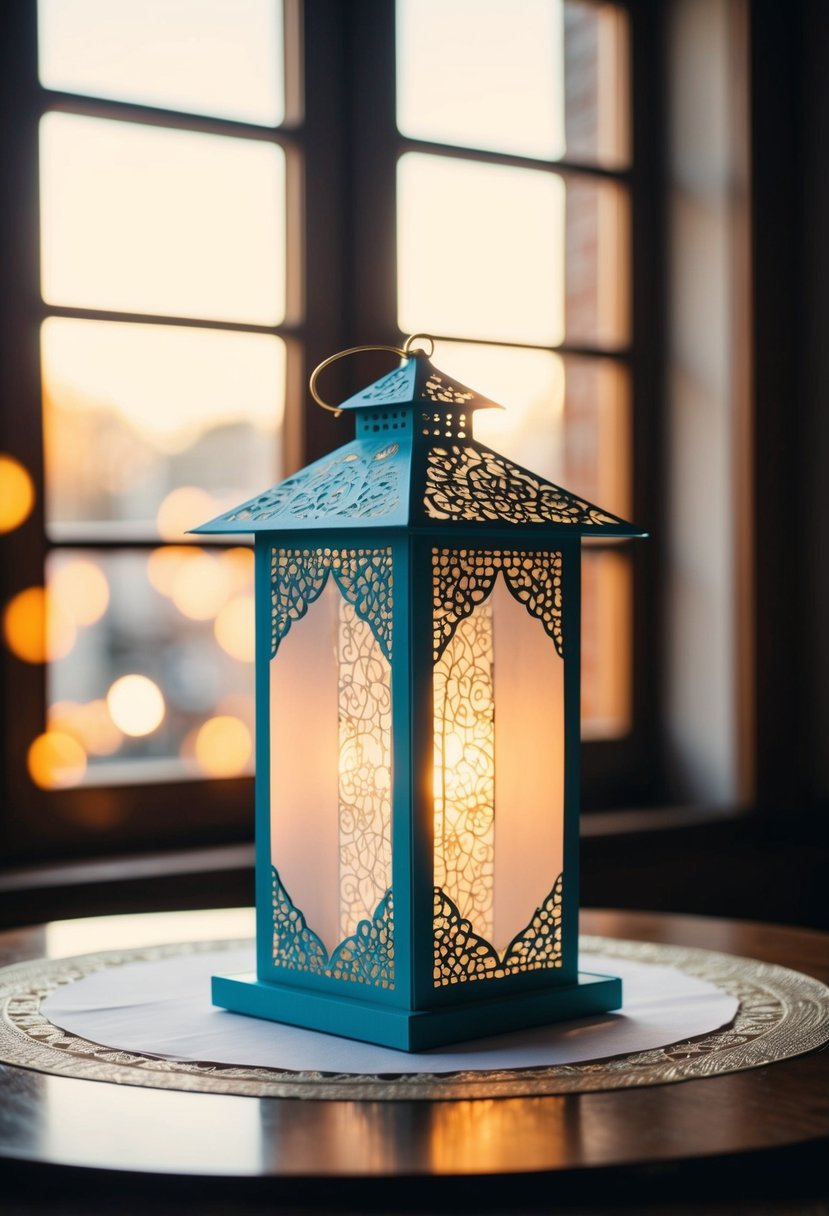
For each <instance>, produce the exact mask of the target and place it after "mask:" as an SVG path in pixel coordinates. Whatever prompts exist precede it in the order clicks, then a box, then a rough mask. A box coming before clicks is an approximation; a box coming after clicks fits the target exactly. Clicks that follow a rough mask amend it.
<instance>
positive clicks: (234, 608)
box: [213, 595, 256, 663]
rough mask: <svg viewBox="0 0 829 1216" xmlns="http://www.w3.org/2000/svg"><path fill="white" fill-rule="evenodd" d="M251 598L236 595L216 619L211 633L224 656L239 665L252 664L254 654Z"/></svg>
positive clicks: (249, 596) (250, 596)
mask: <svg viewBox="0 0 829 1216" xmlns="http://www.w3.org/2000/svg"><path fill="white" fill-rule="evenodd" d="M253 613H254V608H253V596H252V595H237V596H236V597H235V598H234V599H232V600H230V601H229V602H228V603H227V604H225V606H224V608H222V609H221V610H220V612H219V614H218V616H217V617H216V620H215V622H214V625H213V633H214V635H215V638H216V641H217V642H218V643H219V645H220V646H221V648H222V650H223V651H224V652H225V654H229V655H230V657H231V658H232V659H238V660H239V662H240V663H252V662H253V660H254V657H255V654H256V647H255V639H254V629H253Z"/></svg>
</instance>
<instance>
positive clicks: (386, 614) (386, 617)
mask: <svg viewBox="0 0 829 1216" xmlns="http://www.w3.org/2000/svg"><path fill="white" fill-rule="evenodd" d="M331 573H333V575H334V579H335V581H336V583H337V586H338V587H339V589H340V591H341V592H342V594H343V598H344V599H345V600H346V601H347V602H348V603H349V604H352V605H353V607H354V610H355V612H356V613H357V615H358V616H359V617H360V618H361V619H362V620H364V621H365V622H366V623H367V624H368V625H369V626H370V628H371V631H372V633H373V634H374V636H375V638H376V639H377V642H378V643H379V645H380V648H381V650H382V651H383V654H384V655H385V656H386V658H387V659H388V660H389V661H391V647H392V608H393V596H392V554H391V549H390V548H384V549H310V548H309V549H277V548H274V549H272V550H271V657H272V658H273V656H274V655H275V654H276V651H277V648H278V646H279V643H280V642H281V641H282V639H283V638H284V637H285V636H286V634H287V633H288V631H289V630H290V628H291V625H292V624H293V623H294V621H298V620H300V619H301V618H302V617H303V616H305V614H306V612H307V611H308V609H309V607H310V605H311V604H313V603H314V601H315V600H317V599H319V597H320V595H321V594H322V592H323V590H324V588H325V584H326V582H327V580H328V576H329V574H331Z"/></svg>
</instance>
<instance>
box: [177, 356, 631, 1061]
mask: <svg viewBox="0 0 829 1216" xmlns="http://www.w3.org/2000/svg"><path fill="white" fill-rule="evenodd" d="M412 342H413V339H409V341H408V342H407V344H406V347H405V348H404V349H403V350H401V351H398V352H397V353H398V354H399V355H400V356H401V363H400V366H399V367H397V368H396V369H395V370H394V371H392V372H390V373H389V374H388V375H386V376H384V377H382V379H380V380H378V381H376V383H374V384H371V385H369V386H368V387H367V388H365V389H363V391H362V392H359V393H357V394H356V395H355V396H353V397H351V398H349V400H347V401H345V402H344V403H343V404H342V405H341V406H340V407H338V411H337V412H339V410H343V411H345V410H347V411H350V412H353V414H354V416H355V420H356V438H355V439H354V441H353V442H351V443H347V444H346V445H345V446H344V447H341V448H338V449H337V450H336V451H334V452H332V453H331V454H330V455H329V456H325V457H323V458H322V459H321V460H318V461H316V462H315V463H314V464H312V465H309V466H308V467H307V468H304V469H302V470H301V471H300V472H299V473H297V474H295V475H294V476H293V477H289V478H288V479H287V480H286V481H283V482H281V483H280V484H279V485H277V486H275V487H274V488H273V489H270V490H267V491H266V492H264V493H263V494H261V495H259V496H258V497H256V498H253V499H251V500H250V501H249V502H246V503H243V504H242V505H241V506H239V507H236V508H234V509H233V510H231V511H228V512H227V513H226V514H224V515H221V516H220V517H219V518H218V519H215V520H213V521H212V522H210V523H209V524H205V525H203V526H202V527H200V528H198V529H196V531H197V532H200V533H205V534H216V535H224V536H227V535H236V534H241V533H252V534H253V536H254V541H255V559H256V560H255V567H256V576H255V577H256V585H255V597H256V614H257V615H256V699H257V709H256V713H257V759H256V764H257V768H256V845H257V862H256V915H257V934H256V935H257V964H256V973H255V974H250V975H237V976H216V977H214V980H213V1000H214V1003H215V1004H217V1005H220V1006H222V1007H224V1008H227V1009H232V1010H234V1011H236V1012H238V1013H245V1014H251V1015H253V1016H256V1017H262V1018H270V1019H273V1020H275V1021H279V1022H287V1023H290V1024H292V1025H296V1026H304V1027H308V1028H310V1029H314V1030H321V1031H328V1032H330V1033H333V1034H338V1035H345V1036H347V1037H351V1038H355V1039H363V1040H367V1041H369V1042H373V1043H380V1044H384V1045H386V1046H389V1047H397V1048H401V1049H403V1050H405V1051H416V1050H420V1049H424V1048H428V1047H433V1046H437V1045H439V1044H444V1043H449V1042H453V1041H458V1040H462V1039H471V1038H476V1037H480V1036H483V1035H489V1034H493V1033H496V1032H501V1031H507V1030H514V1029H518V1028H520V1027H524V1026H533V1025H539V1024H541V1023H546V1022H550V1021H554V1020H560V1019H564V1018H575V1017H580V1016H582V1015H587V1014H595V1013H599V1012H602V1011H605V1010H609V1009H616V1008H618V1007H619V1006H620V1005H621V1002H622V990H621V982H620V980H619V979H617V978H616V977H613V976H606V975H593V974H585V973H580V972H579V967H578V937H577V932H578V900H579V897H578V843H579V628H580V561H581V555H580V546H581V538H582V537H584V536H600V537H632V536H638V535H642V533H640V532H639V530H638V529H636V528H634V527H632V526H631V525H630V524H628V523H626V522H625V521H624V520H622V519H619V518H617V517H616V516H615V515H611V514H610V513H609V512H607V511H604V510H602V509H601V508H600V507H597V506H594V505H593V504H592V503H589V502H586V501H584V500H583V499H581V498H579V497H577V496H576V495H574V494H571V493H569V492H568V491H566V490H563V489H561V488H560V487H559V486H556V485H553V484H552V483H551V482H549V481H546V480H545V479H544V478H542V477H539V476H537V475H536V474H534V473H531V472H529V471H528V470H527V469H524V468H521V467H519V466H518V465H516V464H515V463H514V462H513V461H511V460H508V459H507V458H506V457H504V456H501V455H499V453H497V452H495V451H493V450H491V449H490V448H488V447H487V446H485V445H483V444H481V443H479V442H478V441H477V440H476V439H475V438H474V433H473V420H474V415H475V413H476V411H477V410H480V409H491V408H500V407H497V406H495V403H494V402H492V401H490V400H488V399H487V398H486V397H483V396H481V395H480V394H479V393H477V392H474V391H473V390H472V389H469V388H466V387H465V386H464V385H462V384H459V383H457V382H456V381H454V380H452V379H451V378H450V377H449V376H447V375H445V374H444V373H443V372H441V371H439V370H438V369H437V368H436V367H434V366H433V365H432V363H431V362H430V361H429V359H428V358H427V357H426V355H425V354H424V353H422V352H421V351H419V350H413V349H412ZM392 349H394V348H392ZM344 353H350V352H344ZM335 357H338V356H335ZM328 362H330V361H329V360H326V364H327V363H328ZM323 366H325V364H322V365H320V368H318V369H317V372H319V370H320V369H321V368H322V367H323ZM316 374H317V373H315V376H314V377H313V378H312V382H311V389H312V393H313V394H314V396H315V397H316V392H315V388H314V386H315V381H316ZM317 400H320V399H319V398H318V397H317ZM329 408H330V407H329Z"/></svg>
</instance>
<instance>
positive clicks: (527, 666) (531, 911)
mask: <svg viewBox="0 0 829 1216" xmlns="http://www.w3.org/2000/svg"><path fill="white" fill-rule="evenodd" d="M561 567H562V558H561V554H560V553H536V552H532V553H531V552H511V551H500V550H483V549H480V550H470V549H463V550H457V551H451V550H441V549H435V550H433V553H432V570H433V590H434V658H435V666H434V675H433V690H434V778H433V781H434V883H435V918H434V932H435V972H434V982H435V986H436V987H442V986H444V985H448V984H456V983H459V982H464V981H469V980H475V979H481V978H500V977H503V976H506V975H511V974H515V973H517V972H521V971H530V970H540V969H547V968H554V969H556V968H561V966H562V953H561V888H562V878H561V876H562V870H563V848H564V844H563V840H564V751H563V747H564V743H563V740H564V663H563V659H562V657H561V656H562V634H561Z"/></svg>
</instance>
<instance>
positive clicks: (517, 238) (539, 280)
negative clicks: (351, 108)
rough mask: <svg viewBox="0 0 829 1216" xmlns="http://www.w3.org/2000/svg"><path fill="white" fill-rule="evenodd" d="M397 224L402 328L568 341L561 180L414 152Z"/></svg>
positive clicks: (402, 177)
mask: <svg viewBox="0 0 829 1216" xmlns="http://www.w3.org/2000/svg"><path fill="white" fill-rule="evenodd" d="M397 222H398V315H399V323H400V328H401V329H402V330H403V331H404V332H415V331H417V330H428V331H429V332H431V333H439V334H452V335H457V336H458V337H476V338H495V339H497V338H501V339H504V340H506V341H525V342H537V343H539V344H544V345H548V344H549V345H553V344H556V343H558V342H560V341H561V339H562V337H563V333H564V276H563V267H562V248H563V233H564V183H563V181H562V180H561V178H559V177H557V176H555V175H553V174H550V173H540V172H535V171H533V170H527V169H512V168H504V167H501V166H494V165H480V164H474V163H471V162H468V161H459V160H451V159H449V158H446V157H439V156H422V155H419V154H417V153H409V154H407V155H405V156H403V157H402V158H401V160H400V162H399V166H398V217H397Z"/></svg>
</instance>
